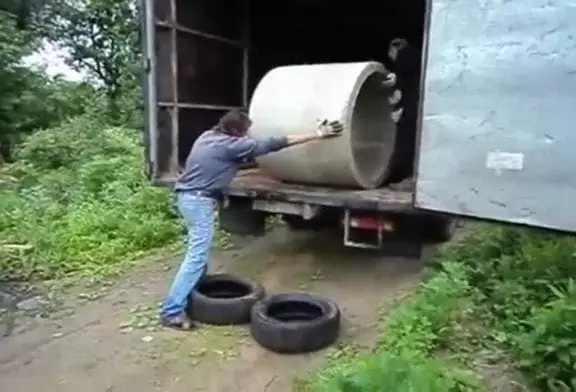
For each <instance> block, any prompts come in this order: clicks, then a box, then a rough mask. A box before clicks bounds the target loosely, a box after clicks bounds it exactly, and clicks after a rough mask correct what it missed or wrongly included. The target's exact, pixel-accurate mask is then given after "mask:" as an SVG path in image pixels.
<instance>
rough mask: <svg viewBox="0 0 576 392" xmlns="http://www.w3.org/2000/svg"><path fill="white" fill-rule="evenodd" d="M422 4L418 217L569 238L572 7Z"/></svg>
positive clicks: (573, 185)
mask: <svg viewBox="0 0 576 392" xmlns="http://www.w3.org/2000/svg"><path fill="white" fill-rule="evenodd" d="M429 3H432V4H431V12H429V20H428V26H427V27H428V28H427V36H426V39H425V42H427V55H426V56H425V59H424V65H425V69H426V73H425V76H424V78H423V84H424V86H423V94H422V95H423V97H422V98H423V100H422V102H423V103H422V108H421V110H422V116H421V119H422V124H421V125H422V133H421V137H420V143H419V147H418V148H419V152H418V156H419V158H418V168H417V184H416V195H415V204H416V206H417V207H419V208H422V209H426V210H433V211H439V212H446V213H451V214H456V215H464V216H471V217H478V218H486V219H492V220H497V221H504V222H514V223H521V224H526V225H530V226H539V227H545V228H552V229H559V230H566V231H576V210H575V208H574V206H575V205H576V22H575V21H576V3H574V2H571V1H563V0H524V1H506V0H430V1H429Z"/></svg>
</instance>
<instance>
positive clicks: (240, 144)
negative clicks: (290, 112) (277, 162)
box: [228, 120, 344, 161]
mask: <svg viewBox="0 0 576 392" xmlns="http://www.w3.org/2000/svg"><path fill="white" fill-rule="evenodd" d="M343 129H344V128H343V126H342V124H340V123H339V122H338V121H332V122H330V123H329V122H328V121H327V120H324V121H323V122H322V123H321V124H320V125H319V126H318V128H317V129H316V131H314V132H306V133H302V134H292V135H287V136H278V137H269V138H266V139H262V140H259V139H253V138H251V137H247V136H245V137H239V138H234V139H233V140H232V141H231V143H230V145H229V146H228V150H229V152H230V155H231V158H232V159H233V160H237V161H246V160H248V159H251V158H256V157H259V156H262V155H266V154H269V153H271V152H274V151H279V150H281V149H283V148H286V147H289V146H295V145H297V144H304V143H307V142H310V141H312V140H317V139H326V138H330V137H334V136H339V135H340V134H342V131H343Z"/></svg>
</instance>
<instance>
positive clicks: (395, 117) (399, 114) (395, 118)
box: [390, 108, 404, 123]
mask: <svg viewBox="0 0 576 392" xmlns="http://www.w3.org/2000/svg"><path fill="white" fill-rule="evenodd" d="M403 113H404V108H400V109H398V110H396V111H393V112H392V113H390V117H392V121H394V122H395V123H398V121H400V119H401V118H402V114H403Z"/></svg>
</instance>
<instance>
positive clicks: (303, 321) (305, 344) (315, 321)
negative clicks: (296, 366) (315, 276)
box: [250, 293, 340, 354]
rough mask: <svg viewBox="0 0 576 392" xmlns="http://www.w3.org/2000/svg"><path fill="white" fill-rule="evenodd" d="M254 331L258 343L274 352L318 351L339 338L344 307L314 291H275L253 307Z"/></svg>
mask: <svg viewBox="0 0 576 392" xmlns="http://www.w3.org/2000/svg"><path fill="white" fill-rule="evenodd" d="M250 332H251V334H252V337H253V338H254V340H255V341H256V342H257V343H258V344H260V345H262V346H263V347H265V348H267V349H269V350H271V351H274V352H278V353H291V354H295V353H306V352H312V351H316V350H319V349H321V348H324V347H327V346H329V345H330V344H332V343H334V341H336V339H337V338H338V335H339V333H340V309H338V306H336V304H335V303H333V302H332V301H329V300H326V299H323V298H320V297H316V296H313V295H310V294H305V293H285V294H276V295H272V296H270V297H268V298H265V299H264V300H262V301H260V302H258V303H257V304H256V305H255V306H254V308H252V322H251V327H250Z"/></svg>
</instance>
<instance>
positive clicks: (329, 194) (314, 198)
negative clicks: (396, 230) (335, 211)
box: [227, 169, 416, 212]
mask: <svg viewBox="0 0 576 392" xmlns="http://www.w3.org/2000/svg"><path fill="white" fill-rule="evenodd" d="M227 194H229V195H232V196H244V197H260V198H264V199H270V200H282V201H291V202H300V203H310V204H317V205H323V206H329V207H349V208H358V209H366V210H377V211H393V212H416V210H414V208H413V206H412V196H413V193H412V192H400V191H393V190H391V189H389V188H379V189H373V190H349V189H338V188H331V187H318V186H309V185H298V184H289V183H285V182H280V181H278V180H275V179H273V178H271V177H269V176H267V175H266V174H265V173H263V172H262V171H261V170H260V169H248V170H244V171H241V172H240V173H239V174H238V176H237V177H236V178H235V179H234V181H233V182H232V185H231V186H230V188H229V189H228V190H227Z"/></svg>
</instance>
